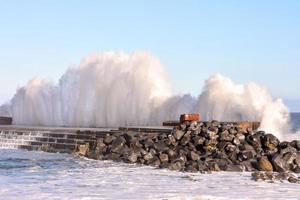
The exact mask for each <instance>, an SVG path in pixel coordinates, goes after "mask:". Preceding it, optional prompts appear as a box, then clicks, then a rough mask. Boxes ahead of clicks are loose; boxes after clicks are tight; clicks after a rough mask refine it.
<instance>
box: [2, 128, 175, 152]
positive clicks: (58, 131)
mask: <svg viewBox="0 0 300 200" xmlns="http://www.w3.org/2000/svg"><path fill="white" fill-rule="evenodd" d="M171 130H172V128H170V127H119V128H82V127H36V126H12V125H0V147H2V148H19V149H27V150H42V151H47V152H60V153H72V152H75V151H77V150H78V149H79V147H80V145H87V144H88V145H89V146H91V147H92V146H95V144H96V141H97V139H98V138H103V137H105V135H106V134H112V135H116V136H117V135H119V134H122V133H124V132H128V133H131V134H141V133H145V134H150V133H152V134H160V133H170V132H171Z"/></svg>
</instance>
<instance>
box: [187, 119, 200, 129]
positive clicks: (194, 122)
mask: <svg viewBox="0 0 300 200" xmlns="http://www.w3.org/2000/svg"><path fill="white" fill-rule="evenodd" d="M198 128H199V126H198V123H197V122H196V121H193V122H192V123H191V124H190V127H189V130H192V131H195V130H197V129H198Z"/></svg>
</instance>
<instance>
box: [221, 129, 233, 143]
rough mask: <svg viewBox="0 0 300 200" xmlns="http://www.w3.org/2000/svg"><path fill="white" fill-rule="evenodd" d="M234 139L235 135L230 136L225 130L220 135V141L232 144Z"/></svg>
mask: <svg viewBox="0 0 300 200" xmlns="http://www.w3.org/2000/svg"><path fill="white" fill-rule="evenodd" d="M233 138H234V135H233V134H230V133H229V131H227V130H225V131H223V132H222V133H220V141H226V142H231V141H232V140H233Z"/></svg>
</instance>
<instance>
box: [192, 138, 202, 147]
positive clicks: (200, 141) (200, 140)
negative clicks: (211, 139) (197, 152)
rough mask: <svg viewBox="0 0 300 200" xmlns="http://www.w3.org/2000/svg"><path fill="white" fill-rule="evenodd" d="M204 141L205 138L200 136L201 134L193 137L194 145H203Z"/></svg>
mask: <svg viewBox="0 0 300 200" xmlns="http://www.w3.org/2000/svg"><path fill="white" fill-rule="evenodd" d="M204 142H205V138H204V137H201V136H195V137H194V138H193V143H194V145H195V146H198V145H203V144H204Z"/></svg>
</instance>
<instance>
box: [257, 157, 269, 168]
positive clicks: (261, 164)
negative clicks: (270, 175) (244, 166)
mask: <svg viewBox="0 0 300 200" xmlns="http://www.w3.org/2000/svg"><path fill="white" fill-rule="evenodd" d="M257 168H258V170H260V171H273V166H272V164H271V162H270V161H269V160H268V158H267V157H261V158H258V161H257Z"/></svg>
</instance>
